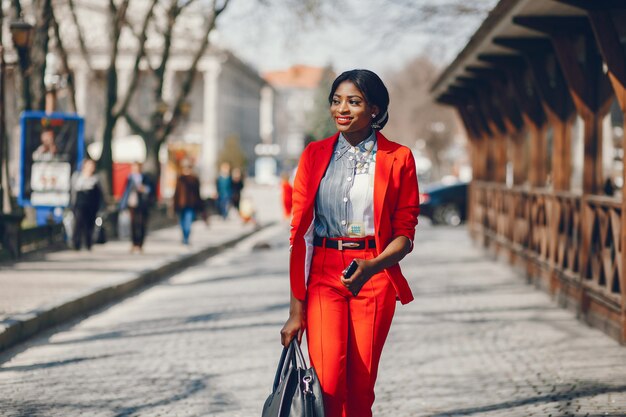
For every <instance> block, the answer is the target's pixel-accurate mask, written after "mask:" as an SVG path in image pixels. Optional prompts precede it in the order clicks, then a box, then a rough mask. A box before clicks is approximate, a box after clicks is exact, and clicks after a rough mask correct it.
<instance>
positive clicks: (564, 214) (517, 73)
mask: <svg viewBox="0 0 626 417" xmlns="http://www.w3.org/2000/svg"><path fill="white" fill-rule="evenodd" d="M432 92H433V95H434V97H435V99H436V100H437V101H438V102H440V103H444V104H447V105H450V106H453V107H454V108H456V110H457V111H458V114H459V116H460V118H461V119H462V120H463V123H464V125H465V128H466V131H467V134H468V137H469V138H470V142H471V158H472V166H473V172H474V180H473V182H472V185H471V187H470V222H469V228H470V233H471V234H472V236H473V237H474V238H475V239H476V240H477V241H479V242H481V243H482V244H484V245H485V246H486V247H488V248H490V249H491V250H494V251H496V252H497V253H499V254H505V255H506V256H507V257H508V259H509V260H510V261H511V262H512V263H513V264H514V265H516V266H521V267H522V268H523V270H524V271H525V272H526V274H527V276H528V277H529V279H531V280H533V281H534V282H535V283H536V284H538V285H540V286H542V287H543V288H545V289H546V290H548V291H549V292H550V293H551V294H553V295H554V296H555V297H556V299H557V300H558V301H559V303H560V304H562V305H564V306H566V307H568V308H572V309H575V310H576V311H577V312H578V314H579V316H580V318H581V319H583V320H585V321H586V322H588V323H590V324H592V325H594V326H597V327H599V328H602V329H603V330H604V331H605V332H607V333H609V334H610V335H611V336H613V337H615V338H616V339H618V340H619V341H620V342H622V343H624V342H626V261H625V259H626V249H624V248H625V247H626V193H622V192H618V193H616V194H615V195H613V196H607V195H605V192H604V187H603V184H604V183H605V181H606V179H607V176H608V175H610V174H609V173H608V172H607V169H606V168H605V166H604V165H603V143H604V141H603V138H604V137H605V136H606V133H607V129H609V128H610V126H609V125H607V123H606V120H607V114H608V113H609V111H610V109H611V107H612V106H614V108H617V107H616V106H617V105H619V108H621V113H622V114H621V116H623V112H624V111H626V1H624V0H501V1H500V2H499V3H498V4H497V5H496V7H495V8H494V9H493V10H492V12H491V13H490V14H489V16H488V17H487V18H486V20H485V21H484V22H483V24H482V25H481V26H480V28H479V29H478V30H477V32H476V33H475V34H474V36H473V37H472V38H471V39H470V41H469V43H468V44H467V45H466V46H465V48H464V49H463V50H462V51H461V52H460V54H459V55H458V57H457V58H456V59H455V60H454V61H453V62H452V63H451V64H450V65H449V66H448V67H447V68H446V69H445V71H444V72H443V74H442V75H441V77H440V79H439V80H438V81H437V82H436V83H435V85H434V86H433V89H432ZM619 108H618V109H619ZM618 113H619V110H618ZM618 119H621V123H623V117H620V118H618ZM621 127H622V129H615V130H614V132H618V134H619V135H620V139H619V142H620V146H619V147H620V148H621V152H622V154H623V149H626V146H624V145H626V144H625V143H624V137H623V126H621ZM576 141H578V143H579V145H578V146H574V145H573V144H574V143H576ZM577 149H579V151H577ZM577 152H579V154H577ZM609 159H610V158H609ZM576 160H579V161H580V163H579V165H580V169H579V170H578V171H576V170H575V165H576V162H575V161H576ZM604 160H605V161H606V155H605V158H604ZM618 163H619V164H620V165H621V168H622V169H621V174H620V175H621V177H620V178H618V182H621V183H623V182H624V181H623V175H624V174H623V160H621V159H620V160H619V162H618ZM573 184H579V186H574V185H573Z"/></svg>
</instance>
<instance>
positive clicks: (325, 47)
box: [214, 0, 496, 73]
mask: <svg viewBox="0 0 626 417" xmlns="http://www.w3.org/2000/svg"><path fill="white" fill-rule="evenodd" d="M290 1H291V3H293V2H294V1H298V0H273V1H270V0H267V1H266V2H267V3H270V4H272V5H269V6H263V5H260V4H259V0H231V3H230V5H229V6H228V8H227V10H226V11H225V12H224V14H223V15H222V16H220V20H219V21H218V31H217V34H216V35H215V37H214V40H215V41H217V43H218V44H219V45H221V46H223V47H226V48H228V49H231V50H232V51H233V52H234V53H235V54H236V55H237V56H239V57H240V58H242V59H243V60H244V61H246V62H248V63H249V64H251V65H253V66H254V67H255V68H257V69H258V70H259V71H260V72H265V71H269V70H277V69H285V68H288V67H290V66H291V65H294V64H306V65H313V66H325V65H328V64H330V65H332V66H333V69H334V70H335V71H338V72H340V71H344V70H347V69H352V68H368V69H371V70H373V71H376V72H380V73H385V72H388V71H396V70H399V69H401V68H402V67H403V66H404V65H406V64H407V62H409V61H410V60H411V59H412V58H414V57H416V56H419V55H428V56H430V57H431V59H432V60H433V61H434V62H435V63H436V64H438V65H440V66H442V67H443V66H445V65H446V64H448V63H449V62H451V61H452V60H453V59H454V57H455V56H456V55H457V54H458V52H459V51H460V50H461V49H462V47H463V46H464V45H465V44H466V43H467V41H468V39H469V37H470V36H471V35H472V34H473V33H474V32H475V30H476V29H477V28H478V26H479V25H480V23H481V22H482V20H483V19H484V18H485V16H486V14H487V12H488V11H489V10H490V9H491V8H492V7H493V6H494V5H495V3H496V1H495V0H437V1H436V2H434V1H432V0H379V1H376V0H342V1H340V2H338V1H327V2H324V1H322V2H321V3H322V4H323V6H322V9H321V11H320V12H319V14H321V15H322V16H323V17H318V18H316V17H315V16H311V15H310V14H306V15H304V17H299V16H298V15H297V13H296V12H294V8H293V7H291V8H287V7H280V4H279V3H283V4H286V3H289V2H290ZM277 4H278V5H277ZM433 4H434V5H433ZM459 9H461V10H459Z"/></svg>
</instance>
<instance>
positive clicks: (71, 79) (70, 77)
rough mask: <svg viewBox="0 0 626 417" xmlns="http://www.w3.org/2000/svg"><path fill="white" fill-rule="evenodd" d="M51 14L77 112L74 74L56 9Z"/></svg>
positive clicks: (72, 102)
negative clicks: (55, 12)
mask: <svg viewBox="0 0 626 417" xmlns="http://www.w3.org/2000/svg"><path fill="white" fill-rule="evenodd" d="M51 12H52V16H51V17H52V18H51V22H50V23H51V24H52V28H53V29H54V37H55V39H56V43H57V49H58V50H59V55H60V56H61V63H62V64H63V72H65V74H66V75H67V88H68V90H69V92H70V104H71V106H72V109H73V110H74V112H77V111H78V109H77V108H76V88H75V87H74V72H73V71H72V70H71V68H70V66H69V63H68V57H67V51H66V50H65V47H64V46H63V40H62V39H61V34H60V33H59V22H58V21H57V18H56V16H55V14H54V7H53V8H52V11H51Z"/></svg>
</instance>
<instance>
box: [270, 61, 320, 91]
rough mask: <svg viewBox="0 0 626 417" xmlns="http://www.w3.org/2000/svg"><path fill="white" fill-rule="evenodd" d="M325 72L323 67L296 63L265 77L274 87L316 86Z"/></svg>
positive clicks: (271, 72)
mask: <svg viewBox="0 0 626 417" xmlns="http://www.w3.org/2000/svg"><path fill="white" fill-rule="evenodd" d="M323 74H324V68H323V67H309V66H307V65H294V66H293V67H291V68H289V69H287V70H284V71H270V72H266V73H265V74H263V78H264V79H265V81H267V82H268V83H269V84H271V85H272V86H274V87H279V88H280V87H291V88H311V89H313V88H316V87H317V86H318V85H319V83H320V81H321V79H322V75H323Z"/></svg>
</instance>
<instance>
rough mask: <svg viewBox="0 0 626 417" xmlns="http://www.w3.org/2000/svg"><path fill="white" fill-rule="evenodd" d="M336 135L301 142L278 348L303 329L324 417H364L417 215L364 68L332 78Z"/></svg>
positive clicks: (410, 179)
mask: <svg viewBox="0 0 626 417" xmlns="http://www.w3.org/2000/svg"><path fill="white" fill-rule="evenodd" d="M328 101H329V104H330V115H331V117H332V118H333V119H334V121H335V126H336V128H337V130H338V132H337V133H336V134H335V135H333V136H331V137H329V138H326V139H324V140H320V141H315V142H312V143H311V144H309V145H308V146H307V147H306V149H305V150H304V152H303V153H302V156H301V158H300V163H299V165H298V171H297V174H296V179H295V182H294V187H293V188H294V191H293V218H292V221H291V226H292V227H291V239H290V241H291V251H290V268H289V273H290V283H291V302H290V309H289V319H288V320H287V322H286V323H285V325H284V326H283V328H282V330H281V342H282V344H283V345H284V346H287V345H288V344H289V343H290V341H291V340H292V339H293V338H294V337H297V338H298V341H300V340H299V339H300V337H301V335H302V332H303V331H304V330H306V336H307V345H308V348H309V356H310V358H311V363H312V364H313V366H314V367H315V368H316V371H317V375H318V376H319V379H320V383H321V386H322V390H323V392H324V410H325V412H326V414H325V415H326V417H341V416H358V417H371V416H372V405H373V403H374V384H375V382H376V375H377V373H378V364H379V361H380V357H381V353H382V350H383V346H384V344H385V339H386V338H387V334H388V333H389V329H390V327H391V321H392V319H393V315H394V312H395V308H396V299H399V300H400V301H401V302H402V304H406V303H408V302H410V301H411V300H413V294H412V293H411V289H410V287H409V285H408V283H407V280H406V278H405V277H404V276H403V275H402V272H401V271H400V267H399V265H398V262H400V260H401V259H402V258H404V257H405V256H406V255H407V254H408V253H409V252H410V251H411V249H412V248H413V239H414V236H415V226H416V225H417V215H418V213H419V190H418V185H417V175H416V169H415V161H414V159H413V155H412V153H411V150H410V149H409V148H407V147H406V146H402V145H400V144H398V143H395V142H391V141H389V140H388V139H386V138H385V137H384V136H383V135H382V134H381V133H380V132H379V130H380V129H382V128H383V126H384V125H385V124H386V123H387V120H388V113H387V108H388V105H389V94H388V92H387V88H386V87H385V85H384V84H383V82H382V80H381V79H380V78H379V77H378V76H377V75H376V74H374V73H373V72H371V71H367V70H352V71H347V72H344V73H342V74H341V75H339V77H337V79H335V81H334V82H333V85H332V87H331V90H330V94H329V97H328Z"/></svg>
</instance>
